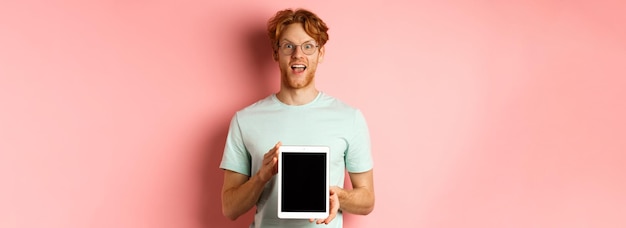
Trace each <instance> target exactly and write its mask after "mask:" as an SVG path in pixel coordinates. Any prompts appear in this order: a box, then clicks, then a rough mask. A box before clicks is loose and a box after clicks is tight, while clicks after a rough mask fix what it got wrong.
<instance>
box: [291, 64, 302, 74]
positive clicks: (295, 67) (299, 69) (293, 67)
mask: <svg viewBox="0 0 626 228" xmlns="http://www.w3.org/2000/svg"><path fill="white" fill-rule="evenodd" d="M291 70H293V71H294V72H296V73H300V72H303V71H304V70H306V66H305V65H303V64H294V65H291Z"/></svg>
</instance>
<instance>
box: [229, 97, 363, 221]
mask: <svg viewBox="0 0 626 228" xmlns="http://www.w3.org/2000/svg"><path fill="white" fill-rule="evenodd" d="M278 141H281V142H282V143H283V145H309V146H315V145H320V146H329V147H330V167H329V168H330V185H331V186H340V187H343V183H344V178H345V171H346V170H347V171H348V172H351V173H361V172H366V171H369V170H371V169H372V168H373V161H372V156H371V151H370V138H369V131H368V128H367V123H366V122H365V118H364V117H363V114H362V113H361V112H360V111H359V110H358V109H355V108H352V107H350V106H348V105H347V104H345V103H343V102H341V101H339V100H337V99H336V98H334V97H331V96H328V95H326V94H324V93H322V92H320V93H319V94H318V96H317V97H316V98H315V99H314V100H313V101H311V102H310V103H308V104H305V105H299V106H291V105H287V104H284V103H282V102H280V101H279V100H278V99H277V98H276V95H274V94H272V95H270V96H268V97H267V98H265V99H262V100H260V101H258V102H256V103H254V104H252V105H250V106H248V107H246V108H244V109H242V110H240V111H238V112H237V113H236V114H235V116H234V117H233V119H232V121H231V124H230V129H229V131H228V137H227V139H226V147H225V149H224V156H223V157H222V163H221V164H220V168H222V169H226V170H231V171H234V172H237V173H241V174H244V175H247V176H252V175H255V174H256V172H257V171H258V170H259V169H260V167H261V162H262V161H263V155H265V153H267V152H268V151H269V150H270V149H271V148H272V147H273V146H274V145H275V144H276V143H277V142H278ZM275 179H276V177H274V178H272V180H270V181H269V182H268V183H267V185H266V186H265V189H264V190H263V193H262V194H261V197H260V198H259V201H258V202H257V204H256V206H257V210H256V214H255V216H254V222H253V223H252V224H251V225H250V227H264V228H265V227H267V228H270V227H319V225H317V224H310V223H309V221H308V219H279V218H278V215H277V207H278V206H277V203H278V198H277V197H278V192H277V186H276V181H275ZM322 226H324V227H342V226H343V217H342V214H341V213H339V214H338V215H337V217H336V218H335V219H334V220H333V221H332V222H331V223H330V224H328V226H325V225H322Z"/></svg>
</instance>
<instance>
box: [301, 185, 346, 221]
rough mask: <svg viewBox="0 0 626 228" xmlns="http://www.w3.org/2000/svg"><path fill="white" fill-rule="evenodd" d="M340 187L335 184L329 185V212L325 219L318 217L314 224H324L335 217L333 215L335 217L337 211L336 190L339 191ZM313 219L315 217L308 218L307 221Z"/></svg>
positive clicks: (337, 198) (337, 199)
mask: <svg viewBox="0 0 626 228" xmlns="http://www.w3.org/2000/svg"><path fill="white" fill-rule="evenodd" d="M341 190H342V189H341V188H339V187H337V186H332V187H330V199H329V200H330V205H329V206H330V213H329V214H328V218H326V219H318V220H317V221H316V222H315V223H316V224H322V223H324V224H326V225H328V223H330V221H333V219H335V217H337V213H338V211H339V197H338V196H337V194H338V192H339V191H341ZM313 221H315V219H309V222H313Z"/></svg>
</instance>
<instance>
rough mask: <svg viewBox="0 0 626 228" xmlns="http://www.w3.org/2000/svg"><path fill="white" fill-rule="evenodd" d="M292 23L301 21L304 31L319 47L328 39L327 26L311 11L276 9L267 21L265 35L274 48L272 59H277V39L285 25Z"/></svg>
mask: <svg viewBox="0 0 626 228" xmlns="http://www.w3.org/2000/svg"><path fill="white" fill-rule="evenodd" d="M293 23H301V24H302V25H303V26H304V31H305V32H306V33H307V34H308V35H309V36H310V37H313V39H314V40H315V42H316V43H317V44H318V45H319V46H320V47H323V46H324V44H326V42H327V41H328V26H326V23H324V21H322V19H320V18H319V17H318V16H317V15H315V14H314V13H313V12H311V11H308V10H305V9H296V10H295V11H294V10H292V9H285V10H281V11H278V12H276V15H274V16H273V17H272V18H270V20H269V21H268V22H267V35H268V36H269V38H270V42H271V43H272V49H273V50H274V60H277V59H278V39H280V36H281V35H282V33H283V30H285V27H287V25H290V24H293Z"/></svg>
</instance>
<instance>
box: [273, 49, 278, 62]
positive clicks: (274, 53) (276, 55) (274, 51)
mask: <svg viewBox="0 0 626 228" xmlns="http://www.w3.org/2000/svg"><path fill="white" fill-rule="evenodd" d="M272 57H274V62H277V61H278V51H277V50H273V52H272Z"/></svg>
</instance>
